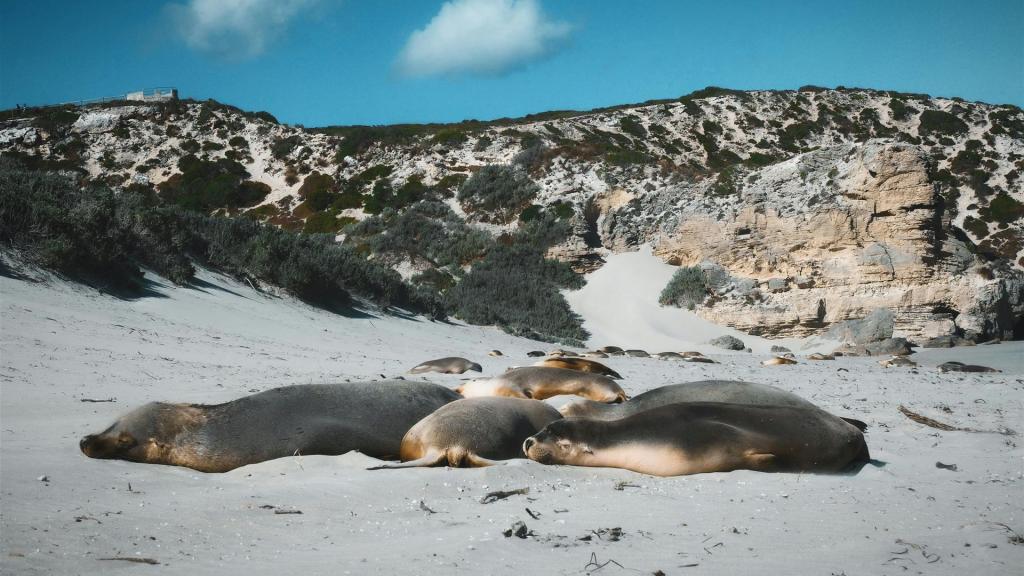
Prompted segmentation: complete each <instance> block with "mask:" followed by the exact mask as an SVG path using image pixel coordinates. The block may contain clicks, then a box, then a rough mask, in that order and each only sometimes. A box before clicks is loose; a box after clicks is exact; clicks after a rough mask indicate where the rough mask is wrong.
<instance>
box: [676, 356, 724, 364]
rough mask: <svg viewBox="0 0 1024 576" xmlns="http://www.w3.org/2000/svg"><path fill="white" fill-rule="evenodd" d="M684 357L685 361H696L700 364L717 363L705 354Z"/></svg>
mask: <svg viewBox="0 0 1024 576" xmlns="http://www.w3.org/2000/svg"><path fill="white" fill-rule="evenodd" d="M684 358H685V360H686V361H687V362H698V363H702V364H718V362H715V361H714V360H712V359H711V358H708V357H707V356H684Z"/></svg>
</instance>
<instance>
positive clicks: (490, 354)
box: [487, 350, 504, 356]
mask: <svg viewBox="0 0 1024 576" xmlns="http://www.w3.org/2000/svg"><path fill="white" fill-rule="evenodd" d="M487 355H488V356H504V354H502V353H501V350H491V351H490V352H488V353H487Z"/></svg>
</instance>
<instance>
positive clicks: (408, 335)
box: [0, 272, 1024, 576]
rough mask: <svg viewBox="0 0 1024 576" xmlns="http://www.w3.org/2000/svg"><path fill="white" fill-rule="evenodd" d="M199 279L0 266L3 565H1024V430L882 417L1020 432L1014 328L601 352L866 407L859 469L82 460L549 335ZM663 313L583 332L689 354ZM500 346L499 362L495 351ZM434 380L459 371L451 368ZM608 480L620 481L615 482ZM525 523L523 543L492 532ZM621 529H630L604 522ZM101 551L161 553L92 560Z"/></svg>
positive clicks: (1023, 413)
mask: <svg viewBox="0 0 1024 576" xmlns="http://www.w3.org/2000/svg"><path fill="white" fill-rule="evenodd" d="M599 274H601V273H600V272H599V273H598V275H595V276H594V278H593V279H592V285H598V283H599V281H601V276H599ZM201 277H202V279H203V280H205V281H207V282H208V283H209V284H208V285H205V286H204V287H202V288H198V289H182V288H173V287H168V286H158V287H157V288H156V290H157V292H158V293H159V294H160V296H157V297H149V298H143V299H139V300H134V301H124V300H118V299H115V298H112V297H109V296H104V295H100V294H97V293H95V292H93V291H91V290H89V289H86V288H82V287H76V286H70V285H66V284H63V283H54V284H52V285H49V286H48V285H41V284H30V283H27V282H24V281H18V280H11V279H9V278H2V277H0V300H2V302H0V307H2V310H0V321H2V333H0V353H2V367H0V394H2V395H0V421H2V423H0V573H3V574H119V573H132V574H150V573H153V574H157V573H159V574H186V573H187V574H190V575H198V574H234V573H244V574H286V573H298V574H368V573H369V574H376V573H379V574H396V573H400V574H422V573H436V574H452V573H471V574H474V575H479V574H579V573H583V572H585V571H586V570H587V568H588V562H589V561H590V560H591V558H594V559H596V561H597V562H598V563H605V562H608V561H611V560H614V561H615V563H611V564H607V565H606V566H605V567H604V568H602V569H601V570H600V571H599V572H598V574H622V573H627V574H637V573H641V574H643V573H646V574H650V573H652V572H654V571H655V570H662V571H664V572H665V573H666V574H715V575H718V574H749V573H759V574H822V575H827V574H847V575H850V576H852V575H854V574H903V573H910V574H941V575H945V574H948V575H954V574H955V575H960V574H972V575H979V576H980V575H982V574H985V575H988V574H1020V573H1021V568H1020V567H1021V566H1022V565H1024V546H1020V545H1013V544H1011V543H1010V542H1009V541H1008V534H1007V532H1006V531H1005V530H1004V529H1002V528H1000V527H999V526H998V525H997V524H996V523H1005V524H1007V525H1009V526H1011V527H1013V528H1014V529H1016V530H1017V531H1018V532H1024V509H1022V498H1021V497H1022V495H1024V491H1022V480H1024V449H1022V448H1021V447H1020V446H1019V445H1020V443H1021V442H1022V439H1021V437H1019V436H1018V437H1008V436H1003V435H999V434H981V433H966V432H940V431H938V430H934V429H930V428H926V427H924V426H922V425H920V424H917V423H915V422H912V421H910V420H908V419H907V418H905V417H904V416H902V415H901V414H900V413H899V412H897V410H896V408H897V406H898V405H900V404H906V405H907V406H909V407H911V408H912V409H914V410H917V411H919V412H922V413H925V414H927V415H930V416H933V417H935V418H938V419H941V420H943V421H946V422H949V423H951V424H955V425H958V426H969V427H974V428H979V429H995V428H997V427H1000V426H1008V427H1010V428H1014V429H1016V430H1018V431H1020V432H1024V362H1022V357H1024V347H1022V346H1021V343H1012V344H1002V345H997V346H979V347H976V348H966V349H954V350H943V351H928V352H926V353H923V354H920V355H918V356H919V360H921V361H922V362H923V364H924V366H923V367H922V368H921V369H919V370H917V371H916V372H911V371H909V370H906V369H889V370H886V369H883V368H881V367H880V366H878V364H877V363H876V361H875V360H872V359H840V360H838V361H836V362H822V363H816V364H812V363H802V364H800V365H797V366H788V367H773V368H761V367H759V366H758V365H757V362H758V361H759V360H761V359H763V358H764V355H763V354H761V353H760V346H762V345H763V342H760V341H758V340H757V339H754V338H748V337H743V339H744V340H745V341H747V342H748V343H750V344H751V345H752V346H753V347H754V348H755V353H753V354H747V353H724V352H723V353H719V354H715V355H714V357H715V358H717V359H718V360H720V361H721V364H715V365H705V364H679V363H675V362H672V361H659V360H655V359H640V358H612V359H609V361H608V363H609V364H610V365H611V366H612V367H614V368H615V369H616V370H618V371H619V372H621V373H622V374H623V375H624V376H625V379H624V380H623V381H622V383H623V386H624V388H626V390H627V391H628V392H630V393H631V394H636V393H639V392H641V391H644V390H647V389H650V388H653V387H656V386H659V385H662V384H667V383H673V382H681V381H687V380H697V379H704V378H712V377H715V378H738V379H748V380H753V381H758V382H764V383H769V384H775V385H778V386H780V387H783V388H786V389H789V390H793V391H795V392H797V393H799V394H802V395H804V396H805V397H807V398H810V399H812V400H814V401H816V402H818V403H820V404H821V405H822V406H824V407H825V408H827V409H830V410H832V411H834V412H836V413H838V414H841V415H848V416H852V417H856V418H860V419H862V420H865V421H866V422H868V424H869V425H870V427H871V428H870V433H869V435H868V443H869V446H870V448H871V452H872V455H873V456H874V457H875V458H877V459H879V460H883V461H886V462H888V464H887V465H886V466H885V467H883V468H875V467H870V466H869V467H867V468H865V469H864V470H863V471H862V472H861V473H860V474H859V475H857V476H853V477H845V476H815V475H796V474H760V473H755V472H747V471H741V472H732V473H727V474H704V475H697V476H691V477H682V478H667V479H666V478H653V477H647V476H643V475H639V474H634V473H631V472H626V471H621V470H612V469H588V468H567V467H545V466H543V465H540V464H536V463H533V462H529V461H514V462H513V463H512V464H510V465H507V466H500V467H493V468H487V469H474V470H450V469H445V468H434V469H416V470H394V471H387V470H385V471H372V472H371V471H366V470H364V467H366V466H367V465H369V464H372V463H375V462H376V461H375V460H373V459H371V458H368V457H365V456H363V455H360V454H356V453H351V454H348V455H345V456H341V457H310V456H306V457H296V458H285V459H280V460H276V461H272V462H266V463H263V464H259V465H254V466H247V467H243V468H240V469H238V470H235V471H232V472H230V473H227V474H202V473H198V472H194V471H191V470H187V469H180V468H172V467H165V466H147V465H140V464H133V463H129V462H118V461H104V460H91V459H89V458H86V457H85V456H83V455H82V454H81V453H80V452H79V450H78V440H79V438H80V437H81V436H82V435H84V434H86V433H90V432H96V431H99V430H102V429H103V428H105V427H106V426H107V425H109V424H110V423H111V422H112V421H113V420H114V418H115V417H117V416H118V415H119V414H121V413H123V412H124V411H126V410H128V409H130V408H132V407H134V406H136V405H138V404H141V403H143V402H146V401H150V400H171V401H191V402H221V401H225V400H228V399H232V398H236V397H239V396H242V395H245V394H248V393H250V392H254V391H257V390H265V389H268V388H271V387H275V386H280V385H283V384H295V383H304V382H330V381H339V380H343V379H345V378H369V377H376V376H377V375H379V374H384V375H387V376H393V375H397V374H399V373H400V372H402V371H404V370H405V369H408V368H409V367H412V366H414V365H416V364H417V363H419V362H420V361H422V360H426V359H429V358H435V357H440V356H446V355H449V354H458V355H464V356H467V357H469V358H471V359H474V360H476V361H479V362H480V363H481V364H483V366H484V368H485V371H486V372H487V373H496V372H500V371H503V370H504V369H505V367H506V366H509V365H511V364H524V363H526V362H528V359H527V358H526V357H525V352H526V351H527V350H531V349H537V348H539V349H547V348H548V347H549V346H548V345H544V344H539V343H535V342H531V341H528V340H523V339H517V338H513V337H510V336H507V335H505V334H502V333H501V332H499V331H497V330H494V329H485V328H476V327H465V326H461V325H444V324H437V323H431V322H426V321H415V320H402V319H398V318H386V317H375V318H371V319H349V318H343V317H340V316H337V315H332V314H330V313H326V312H323V311H319V310H315V309H312V308H309V307H307V306H305V305H302V304H300V303H296V302H293V301H291V300H288V299H276V298H270V297H267V296H265V295H262V294H259V293H256V292H254V291H252V290H251V289H249V288H248V287H247V286H244V285H239V284H238V283H235V282H231V281H229V280H226V279H223V278H221V277H218V276H215V275H212V274H206V273H204V274H202V275H201ZM627 296H629V295H628V294H627ZM627 301H629V300H627ZM587 305H590V306H592V305H593V304H592V303H591V304H587ZM583 309H584V310H586V308H583ZM620 310H621V315H622V316H623V317H626V316H629V315H632V314H638V315H641V312H642V310H641V309H640V308H629V307H626V306H622V307H621V308H620ZM634 311H636V312H634ZM643 314H646V312H643ZM677 318H678V319H677V320H671V321H668V323H667V324H661V323H657V322H653V321H652V318H650V317H647V318H645V322H647V325H648V326H655V327H657V328H656V330H657V334H658V335H656V336H649V335H648V334H647V331H645V330H641V329H640V328H639V327H637V326H636V325H634V324H630V325H629V326H631V328H630V330H631V331H629V332H624V331H617V332H615V331H612V330H613V329H618V330H623V329H622V328H615V327H614V326H612V327H611V328H605V327H603V326H606V325H602V324H601V323H600V322H598V321H597V319H594V320H593V321H592V322H588V327H591V329H592V330H595V334H596V335H598V336H599V337H602V338H608V339H609V340H612V341H609V342H602V343H619V344H620V345H630V346H642V347H647V348H651V349H652V350H651V351H657V348H661V347H664V348H666V349H678V348H680V346H677V345H673V346H671V347H670V346H669V344H674V342H675V339H677V338H678V339H681V340H685V336H680V335H681V334H682V335H686V334H699V337H698V338H695V339H694V340H696V341H702V340H703V339H705V336H708V334H706V333H705V332H704V331H705V330H709V329H708V328H707V327H706V326H701V325H698V324H696V323H690V320H692V318H691V317H689V316H688V315H684V316H677ZM639 326H640V327H642V326H644V324H643V323H641V324H640V325H639ZM603 330H608V332H602V331H603ZM669 339H672V342H670V341H669ZM492 348H498V349H501V350H503V351H504V352H505V353H506V355H507V356H505V357H503V358H490V357H488V356H486V352H487V351H488V350H490V349H492ZM945 359H959V360H962V361H966V362H982V363H987V364H989V365H992V366H996V367H1001V368H1003V369H1005V370H1006V372H1005V373H1002V374H996V375H955V374H939V373H937V372H936V371H935V370H934V369H933V368H932V366H934V365H935V364H937V363H938V362H940V361H943V360H945ZM840 369H842V371H839V370H840ZM432 379H433V380H436V381H439V382H444V383H448V384H452V385H454V383H455V382H456V381H457V380H458V379H459V377H455V376H433V377H432ZM85 398H90V399H108V398H114V399H116V401H115V402H110V403H85V402H81V400H82V399H85ZM944 408H948V410H949V412H946V411H944ZM937 461H941V462H943V463H949V464H956V465H957V467H958V470H957V471H956V472H952V471H947V470H942V469H937V468H936V467H935V463H936V462H937ZM43 476H45V477H46V478H47V480H46V481H41V480H39V478H40V477H43ZM618 482H627V483H628V484H630V486H628V487H625V488H624V489H622V490H616V489H615V486H616V484H617V483H618ZM129 487H130V490H129ZM521 487H529V488H530V493H529V495H528V496H513V497H511V498H509V499H507V500H503V501H500V502H497V503H493V504H487V505H484V504H480V503H479V499H480V497H481V496H483V495H484V494H485V493H487V492H488V491H492V490H500V489H512V488H521ZM421 500H422V501H423V502H424V504H425V506H427V507H429V508H430V509H432V510H434V511H436V513H435V514H431V513H429V512H426V511H424V510H422V509H421V508H420V504H419V502H420V501H421ZM264 505H271V506H277V507H280V508H285V509H293V510H301V511H302V514H301V515H278V514H275V513H274V510H273V509H266V508H261V506H264ZM526 508H529V509H530V510H531V511H533V512H535V513H536V514H539V515H540V517H539V518H538V519H534V518H531V517H530V515H529V514H528V513H527V510H526ZM517 520H522V521H525V522H526V524H527V526H528V527H529V528H530V529H531V530H533V531H534V533H535V535H534V536H533V537H530V538H527V539H525V540H520V539H518V538H505V537H503V536H502V534H501V532H502V531H503V530H505V529H506V528H508V527H509V526H510V525H511V524H512V523H513V522H514V521H517ZM613 527H621V529H622V533H623V536H622V538H621V540H619V541H606V540H602V539H601V537H600V536H598V535H597V534H595V532H594V531H598V530H599V529H605V528H613ZM581 538H589V540H582V539H581ZM109 557H136V558H152V559H155V560H156V561H158V562H160V565H159V566H147V565H143V564H135V563H128V562H124V561H107V560H101V559H102V558H109ZM620 566H621V567H620ZM1015 566H1016V568H1015ZM623 567H624V568H623ZM595 568H596V566H595V565H590V566H589V569H590V570H593V569H595Z"/></svg>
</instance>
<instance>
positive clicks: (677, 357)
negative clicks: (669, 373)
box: [654, 352, 686, 360]
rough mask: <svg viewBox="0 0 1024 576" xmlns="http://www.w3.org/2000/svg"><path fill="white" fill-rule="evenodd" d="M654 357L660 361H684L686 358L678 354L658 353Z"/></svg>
mask: <svg viewBox="0 0 1024 576" xmlns="http://www.w3.org/2000/svg"><path fill="white" fill-rule="evenodd" d="M654 357H655V358H658V359H660V360H669V359H672V360H686V356H683V355H682V354H680V353H679V352H658V353H657V354H655V355H654Z"/></svg>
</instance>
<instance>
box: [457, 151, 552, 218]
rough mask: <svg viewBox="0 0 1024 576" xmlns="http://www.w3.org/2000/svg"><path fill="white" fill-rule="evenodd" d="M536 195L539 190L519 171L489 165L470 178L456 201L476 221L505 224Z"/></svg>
mask: <svg viewBox="0 0 1024 576" xmlns="http://www.w3.org/2000/svg"><path fill="white" fill-rule="evenodd" d="M538 192H540V188H539V187H538V186H537V185H536V184H535V183H534V182H533V181H532V180H530V178H529V177H528V176H527V175H526V174H525V173H524V172H523V171H522V170H520V169H518V168H515V167H513V166H504V165H494V164H491V165H487V166H484V167H483V168H481V169H480V170H478V171H477V172H476V173H475V174H473V175H472V176H470V178H469V179H468V180H466V182H465V183H464V184H463V185H462V187H460V188H459V193H458V195H457V196H456V197H457V199H458V200H459V202H460V203H461V204H462V207H463V209H465V210H466V212H468V213H470V214H473V215H475V216H476V217H477V218H478V219H479V220H482V221H485V222H488V221H490V222H496V223H499V224H507V223H508V222H511V221H512V220H513V219H514V218H516V217H517V216H518V215H519V213H520V212H521V211H522V210H523V208H524V207H526V206H527V205H529V203H530V201H531V200H533V199H534V198H536V197H537V193H538Z"/></svg>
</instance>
